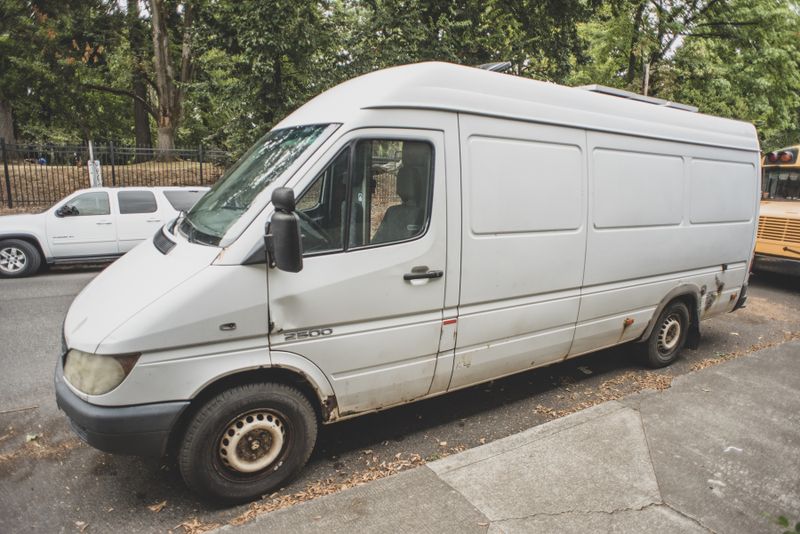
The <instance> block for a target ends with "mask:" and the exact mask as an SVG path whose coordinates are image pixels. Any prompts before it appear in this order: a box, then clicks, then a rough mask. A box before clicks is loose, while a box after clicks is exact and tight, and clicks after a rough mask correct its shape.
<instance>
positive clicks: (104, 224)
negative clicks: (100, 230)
mask: <svg viewBox="0 0 800 534" xmlns="http://www.w3.org/2000/svg"><path fill="white" fill-rule="evenodd" d="M95 224H97V226H107V225H109V224H111V221H100V222H98V223H95Z"/></svg>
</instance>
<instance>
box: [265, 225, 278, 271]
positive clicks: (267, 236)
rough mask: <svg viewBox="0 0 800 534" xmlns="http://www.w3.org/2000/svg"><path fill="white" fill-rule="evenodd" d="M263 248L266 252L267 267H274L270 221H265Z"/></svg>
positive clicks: (273, 248)
mask: <svg viewBox="0 0 800 534" xmlns="http://www.w3.org/2000/svg"><path fill="white" fill-rule="evenodd" d="M264 248H265V250H266V253H267V267H269V268H270V269H272V268H274V267H275V265H276V263H275V244H274V242H273V239H272V228H271V224H270V223H267V231H266V233H265V234H264Z"/></svg>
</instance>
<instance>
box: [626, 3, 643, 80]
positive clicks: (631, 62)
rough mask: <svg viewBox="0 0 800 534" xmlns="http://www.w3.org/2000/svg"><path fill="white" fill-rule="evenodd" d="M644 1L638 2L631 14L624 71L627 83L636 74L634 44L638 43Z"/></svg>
mask: <svg viewBox="0 0 800 534" xmlns="http://www.w3.org/2000/svg"><path fill="white" fill-rule="evenodd" d="M644 6H645V2H644V0H642V2H641V3H640V4H639V7H637V8H636V13H635V14H634V15H633V32H632V33H631V46H630V50H629V53H628V70H627V72H626V73H625V81H626V82H628V83H629V84H631V83H633V79H634V78H635V76H636V46H637V45H638V44H639V32H640V31H641V27H642V16H643V15H644Z"/></svg>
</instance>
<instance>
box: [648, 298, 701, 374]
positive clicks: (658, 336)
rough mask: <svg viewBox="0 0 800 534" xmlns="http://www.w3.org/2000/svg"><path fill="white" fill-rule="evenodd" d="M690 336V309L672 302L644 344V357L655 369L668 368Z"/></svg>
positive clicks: (679, 302) (681, 303)
mask: <svg viewBox="0 0 800 534" xmlns="http://www.w3.org/2000/svg"><path fill="white" fill-rule="evenodd" d="M688 334H689V308H687V307H686V304H684V303H683V302H681V301H677V300H676V301H673V302H670V303H669V304H668V305H667V307H666V308H664V310H663V311H662V312H661V314H660V315H659V316H658V319H657V320H656V323H655V327H653V331H652V332H651V333H650V337H649V338H648V339H647V341H646V342H645V343H642V345H641V347H642V356H643V358H644V360H645V362H646V363H647V364H648V365H649V366H650V367H654V368H659V367H666V366H667V365H669V364H671V363H672V362H674V361H675V360H677V359H678V356H679V354H680V352H681V349H683V346H684V345H685V344H686V337H687V335H688Z"/></svg>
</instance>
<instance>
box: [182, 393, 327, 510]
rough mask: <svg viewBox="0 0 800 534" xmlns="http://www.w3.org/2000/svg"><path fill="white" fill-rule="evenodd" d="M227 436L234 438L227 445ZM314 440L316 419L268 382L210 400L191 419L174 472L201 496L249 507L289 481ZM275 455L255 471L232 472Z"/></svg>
mask: <svg viewBox="0 0 800 534" xmlns="http://www.w3.org/2000/svg"><path fill="white" fill-rule="evenodd" d="M240 423H241V424H240ZM259 425H261V426H259ZM237 428H238V430H237ZM248 428H250V430H248ZM265 429H266V430H265ZM231 432H233V433H232V434H230V433H231ZM229 434H230V435H235V436H234V437H232V438H230V440H229V439H228V438H229ZM275 435H278V436H279V437H278V438H277V439H275V438H274V437H273V436H275ZM234 440H235V441H234ZM316 440H317V417H316V414H315V413H314V409H313V408H312V407H311V404H310V403H309V401H308V399H307V398H306V397H305V395H303V394H302V393H301V392H300V391H299V390H297V389H295V388H293V387H291V386H288V385H285V384H277V383H270V382H260V383H255V384H245V385H241V386H236V387H233V388H231V389H229V390H227V391H224V392H222V393H220V394H218V395H216V396H215V397H212V398H211V399H210V400H208V402H206V403H205V404H204V405H203V406H202V407H201V408H200V409H199V410H198V411H197V413H195V414H194V416H193V417H192V419H191V420H190V421H189V424H188V427H187V429H186V432H185V434H184V436H183V441H182V443H181V444H180V448H179V450H178V466H179V468H180V472H181V476H182V477H183V480H184V481H185V482H186V485H187V486H189V488H190V489H192V490H193V491H195V492H197V493H199V494H201V495H204V496H206V497H211V498H215V499H222V500H224V501H228V502H243V501H249V500H254V499H258V498H260V497H261V496H262V495H265V494H268V493H270V492H271V491H272V490H274V489H275V488H278V487H280V485H281V484H283V483H284V482H286V481H287V480H289V479H290V478H292V477H293V476H295V475H296V474H297V473H298V472H299V471H300V470H301V469H302V468H303V466H304V465H305V464H306V462H307V461H308V458H309V457H310V456H311V451H312V450H313V449H314V443H315V442H316ZM248 443H249V447H248V446H246V444H248ZM273 449H274V450H273ZM275 454H276V455H277V456H275V457H274V460H270V461H269V463H268V464H266V465H265V466H264V467H263V468H259V469H258V470H257V471H253V472H242V471H241V470H240V469H237V468H236V466H237V465H238V466H239V467H240V468H242V467H246V468H247V469H254V468H255V467H257V466H258V465H259V462H261V461H265V460H268V459H269V457H270V456H272V455H275ZM259 455H260V456H259Z"/></svg>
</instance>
